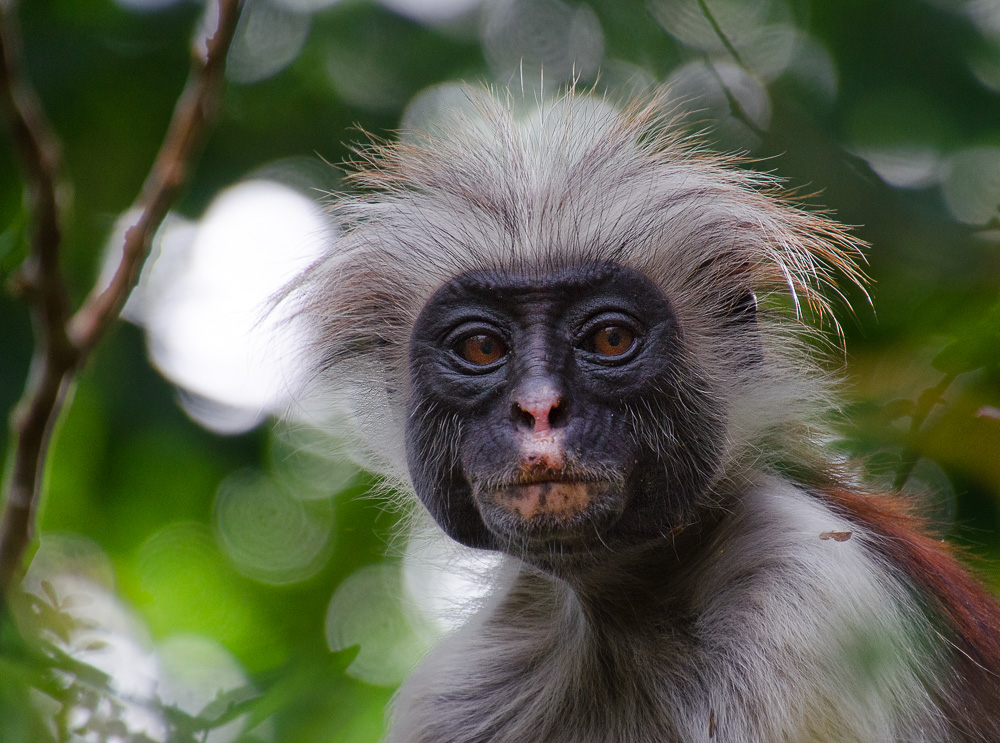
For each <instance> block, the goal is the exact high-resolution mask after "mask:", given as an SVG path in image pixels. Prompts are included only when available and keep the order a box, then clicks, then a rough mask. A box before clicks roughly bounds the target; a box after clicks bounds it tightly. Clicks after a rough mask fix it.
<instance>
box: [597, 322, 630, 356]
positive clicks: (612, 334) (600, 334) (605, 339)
mask: <svg viewBox="0 0 1000 743" xmlns="http://www.w3.org/2000/svg"><path fill="white" fill-rule="evenodd" d="M590 338H591V343H592V344H593V350H594V352H595V353H599V354H600V355H601V356H608V357H612V358H614V357H615V356H622V355H623V354H625V353H627V352H628V351H629V349H631V348H632V344H633V343H635V333H633V332H632V331H631V330H630V329H629V328H626V327H624V326H622V325H608V326H607V327H605V328H601V329H600V330H597V331H595V332H594V333H593V335H591V337H590Z"/></svg>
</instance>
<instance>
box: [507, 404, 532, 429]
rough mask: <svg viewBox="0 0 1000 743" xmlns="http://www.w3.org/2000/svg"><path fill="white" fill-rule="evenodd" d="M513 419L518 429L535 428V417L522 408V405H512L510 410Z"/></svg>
mask: <svg viewBox="0 0 1000 743" xmlns="http://www.w3.org/2000/svg"><path fill="white" fill-rule="evenodd" d="M510 415H511V418H513V419H514V423H515V424H517V426H518V427H523V428H529V429H531V428H534V427H535V416H533V415H532V414H531V413H529V412H528V411H527V410H525V409H524V408H522V407H521V405H520V403H516V402H515V403H514V404H513V405H511V410H510Z"/></svg>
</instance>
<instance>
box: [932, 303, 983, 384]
mask: <svg viewBox="0 0 1000 743" xmlns="http://www.w3.org/2000/svg"><path fill="white" fill-rule="evenodd" d="M931 363H932V364H933V366H934V368H935V369H937V370H938V371H940V372H944V373H945V374H962V373H964V372H969V371H973V370H975V369H982V368H986V369H991V370H992V369H1000V304H996V305H994V306H993V308H992V309H990V310H989V312H987V313H986V316H985V317H983V318H982V319H981V320H980V321H979V322H977V323H976V324H975V325H974V326H973V327H972V328H970V329H969V331H968V332H967V333H965V334H963V335H961V336H959V337H958V338H956V339H955V340H954V341H952V342H951V343H949V344H948V345H947V346H945V347H944V348H942V349H941V350H940V351H939V352H938V354H937V356H935V357H934V359H933V361H932V362H931Z"/></svg>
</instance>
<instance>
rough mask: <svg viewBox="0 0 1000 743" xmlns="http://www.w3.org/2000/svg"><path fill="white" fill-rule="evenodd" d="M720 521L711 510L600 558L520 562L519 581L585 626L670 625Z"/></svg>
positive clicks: (685, 603) (684, 607)
mask: <svg viewBox="0 0 1000 743" xmlns="http://www.w3.org/2000/svg"><path fill="white" fill-rule="evenodd" d="M725 521H726V516H725V514H723V512H721V511H714V512H713V513H710V514H708V515H706V516H705V517H703V518H700V519H699V520H698V521H697V523H694V524H692V525H690V526H687V527H686V528H684V529H675V530H673V531H671V532H670V533H668V534H665V535H664V536H662V537H660V538H658V539H655V540H651V541H647V542H644V543H643V544H641V545H638V546H635V547H632V548H629V549H617V550H608V551H607V552H606V553H604V554H603V555H601V559H595V560H593V561H592V562H590V563H588V564H586V565H583V566H581V565H575V566H573V568H572V569H567V570H558V569H557V570H554V571H541V570H538V569H536V568H533V567H529V566H525V567H524V569H523V570H522V573H521V575H520V577H519V580H518V583H519V584H520V586H521V588H522V589H523V590H525V591H526V592H528V593H530V594H532V595H535V596H537V595H538V593H539V592H547V593H550V594H551V595H552V596H553V598H554V599H555V600H556V602H557V603H561V604H562V606H561V611H565V612H569V613H571V614H573V613H575V614H578V615H579V617H578V619H579V620H582V621H583V622H584V623H585V625H586V626H590V627H599V628H601V629H602V631H612V632H629V631H631V630H636V631H639V632H648V631H649V628H650V622H651V621H653V622H656V621H657V619H658V618H662V619H663V620H666V621H668V622H669V623H670V624H672V625H674V624H675V623H676V622H678V621H682V617H684V616H685V615H687V614H689V612H690V605H689V604H690V601H691V597H692V592H693V585H692V584H693V583H694V582H696V575H697V573H698V571H699V566H700V565H702V564H703V563H704V561H705V560H706V559H707V558H708V556H709V555H710V554H711V552H712V550H713V549H714V546H713V545H715V544H716V542H717V539H716V537H717V534H718V533H719V532H720V531H721V530H723V529H724V527H725V523H724V522H725ZM517 590H518V588H517V587H515V589H514V592H516V591H517ZM512 595H513V594H512Z"/></svg>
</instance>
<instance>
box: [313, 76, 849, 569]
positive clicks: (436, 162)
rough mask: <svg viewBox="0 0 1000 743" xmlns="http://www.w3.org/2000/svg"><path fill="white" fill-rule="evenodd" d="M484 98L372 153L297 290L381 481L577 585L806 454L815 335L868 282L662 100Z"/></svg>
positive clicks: (767, 182)
mask: <svg viewBox="0 0 1000 743" xmlns="http://www.w3.org/2000/svg"><path fill="white" fill-rule="evenodd" d="M469 96H470V105H469V107H468V108H467V109H463V110H461V111H456V112H454V114H453V117H452V120H451V121H450V123H448V124H445V125H443V126H442V127H441V128H440V129H438V131H437V133H436V134H434V135H430V134H424V135H418V134H411V135H410V136H409V137H408V138H407V139H406V140H405V141H404V142H403V143H401V144H394V145H378V146H374V147H371V148H368V149H363V150H360V151H359V152H360V153H361V154H362V155H363V157H364V159H365V160H366V164H365V165H363V166H362V167H361V168H360V169H359V170H358V172H357V173H356V174H355V176H354V177H355V180H356V181H357V182H358V184H359V185H360V186H362V187H363V190H364V192H363V194H362V195H361V196H356V197H353V198H350V199H343V200H340V201H338V202H337V203H336V204H335V211H336V213H337V214H338V215H339V217H340V219H341V223H342V226H343V227H344V232H343V236H342V237H341V238H340V240H339V241H338V244H337V245H336V246H334V250H333V251H332V252H331V254H330V256H329V257H328V258H327V259H325V260H324V261H322V262H321V263H319V264H317V265H316V266H314V267H313V268H312V269H311V270H310V272H309V273H308V274H307V275H306V276H305V277H303V279H302V281H301V282H300V284H299V285H298V287H297V289H298V291H300V292H301V293H302V295H303V296H304V297H305V298H306V302H305V305H304V307H305V309H304V310H303V314H304V315H305V317H306V318H307V319H308V320H309V322H310V325H311V327H313V328H314V329H315V331H316V332H315V346H314V348H315V351H316V354H317V365H318V369H319V374H318V377H317V378H318V380H319V381H320V382H321V383H322V384H323V385H324V386H325V388H326V389H327V390H333V391H334V392H336V393H338V394H339V396H340V399H341V403H342V404H343V406H345V407H346V408H347V409H348V410H349V411H350V413H351V415H352V417H353V419H354V421H355V423H356V424H357V426H358V428H359V431H360V433H361V436H360V439H361V441H362V442H363V445H364V446H365V452H366V461H367V463H368V464H369V466H372V467H373V468H374V469H376V470H378V471H381V472H383V473H384V474H386V475H387V476H388V477H390V478H392V479H393V480H394V481H395V482H396V483H397V484H398V485H399V487H401V488H403V489H412V490H413V491H415V492H416V494H417V496H418V497H419V499H420V500H421V502H422V503H423V504H424V506H426V508H427V510H428V511H429V512H430V513H431V514H432V515H433V517H434V518H435V519H436V520H437V522H438V523H439V524H440V525H441V526H442V527H443V528H444V530H445V531H446V532H447V533H448V534H449V535H451V536H452V537H453V538H455V539H457V540H458V541H460V542H463V543H465V544H467V545H471V546H475V547H485V548H489V549H496V550H502V551H506V552H509V553H511V554H514V555H516V556H518V557H521V558H523V559H526V560H528V561H530V562H533V563H535V564H537V565H541V566H544V567H553V568H558V566H559V565H560V564H561V563H562V562H565V561H580V560H594V559H600V557H601V555H602V554H606V553H607V551H616V552H617V551H620V550H623V549H627V548H629V547H632V546H638V545H643V544H646V543H648V542H650V541H652V540H657V539H661V538H662V537H664V536H665V535H667V534H669V533H671V532H672V531H674V530H677V529H681V528H683V527H685V526H687V525H688V524H690V523H691V522H693V521H696V520H697V519H698V518H699V514H700V513H701V512H702V511H703V509H705V508H708V507H711V506H713V505H720V504H721V505H723V506H724V505H725V503H724V500H725V499H724V495H723V490H724V488H723V487H722V483H725V482H726V481H728V480H731V479H732V478H734V477H739V476H741V472H743V471H744V466H745V464H746V463H747V462H748V461H751V460H752V461H753V462H754V464H755V466H757V467H758V468H759V466H760V464H761V459H762V457H764V453H767V455H768V456H770V457H772V458H773V459H774V460H775V462H777V461H778V460H781V461H786V460H787V461H790V462H793V463H794V462H796V461H798V460H799V459H803V458H808V457H809V456H810V455H809V452H808V451H805V450H806V449H808V448H809V447H808V440H809V431H810V430H813V429H811V428H810V426H812V425H813V423H814V422H815V420H814V419H815V415H814V413H815V412H816V410H817V402H822V400H823V394H824V393H823V389H824V386H823V384H822V383H821V382H819V380H818V375H817V374H816V373H815V365H814V364H813V362H811V361H809V360H808V359H809V354H808V353H806V352H804V351H803V348H802V346H801V344H798V343H797V342H796V338H797V337H799V336H800V334H801V332H802V331H803V329H804V327H805V326H804V324H803V323H802V322H801V318H802V308H803V307H804V306H805V307H809V308H811V309H812V310H813V311H814V312H815V314H818V315H819V316H822V315H824V314H825V313H826V312H827V311H828V309H829V308H828V306H827V303H826V301H825V299H824V298H823V294H822V291H821V290H822V289H823V287H824V286H829V285H831V284H832V278H831V276H832V272H833V271H834V270H835V269H836V270H839V271H841V272H842V273H845V274H846V275H847V276H848V277H850V278H852V279H857V277H858V273H857V270H856V268H855V264H854V263H853V260H852V254H853V253H854V252H855V247H854V245H853V244H852V243H851V242H850V240H849V239H848V238H847V237H846V236H845V235H844V234H843V233H842V232H841V231H840V230H839V229H838V228H837V227H836V226H835V225H834V224H833V223H831V222H829V221H827V220H825V219H824V218H822V217H820V216H817V215H815V214H811V213H808V212H805V211H802V210H800V209H798V208H796V207H794V206H792V205H790V204H789V203H788V202H787V201H785V200H783V199H781V198H780V197H779V196H778V195H777V194H776V193H775V188H776V186H775V184H774V182H773V180H772V179H770V178H768V177H765V176H761V175H760V174H756V173H752V172H750V171H746V170H742V169H739V168H737V167H736V165H735V164H734V163H733V162H732V161H730V160H728V159H726V158H723V157H720V156H716V155H711V154H708V153H706V152H705V151H703V150H702V149H701V147H700V145H698V144H697V143H695V142H692V141H691V140H689V139H687V138H685V136H684V135H682V134H681V133H679V132H678V131H676V130H675V129H673V128H671V126H670V125H669V123H667V122H665V120H664V118H663V115H662V109H661V107H660V106H659V105H658V104H657V103H655V102H654V103H653V104H649V105H645V106H631V107H627V108H626V109H625V110H624V112H620V111H617V110H615V109H613V108H611V107H610V106H607V105H605V104H604V103H599V102H596V101H594V100H593V99H590V98H587V97H586V96H580V95H578V94H575V93H572V92H571V93H569V94H567V95H566V96H565V97H563V98H562V99H560V100H558V101H555V102H552V103H549V104H546V105H545V106H544V107H542V109H540V110H536V111H535V112H534V113H533V114H530V115H525V116H518V115H516V114H515V113H513V112H512V111H511V107H510V105H509V103H507V104H505V103H504V102H503V101H501V100H498V99H496V98H494V97H492V96H491V95H489V94H486V93H481V94H480V93H476V92H472V91H470V93H469ZM782 297H783V298H784V299H782ZM819 407H822V405H820V406H819ZM793 431H794V435H790V434H792V432H793ZM804 432H805V435H803V433H804ZM793 441H794V442H797V443H794V444H793V443H791V442H793ZM801 442H806V443H805V445H803V444H802V443H801ZM765 464H766V463H765ZM776 466H777V465H776Z"/></svg>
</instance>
